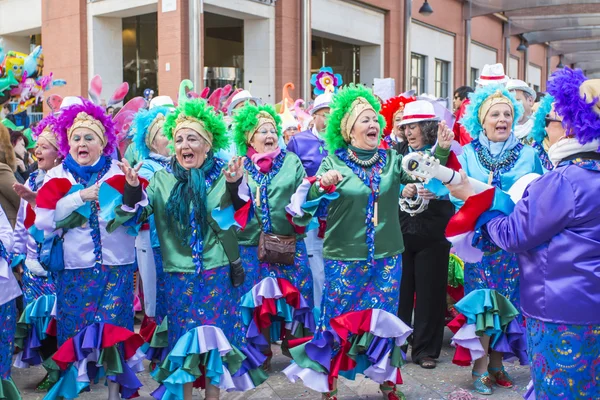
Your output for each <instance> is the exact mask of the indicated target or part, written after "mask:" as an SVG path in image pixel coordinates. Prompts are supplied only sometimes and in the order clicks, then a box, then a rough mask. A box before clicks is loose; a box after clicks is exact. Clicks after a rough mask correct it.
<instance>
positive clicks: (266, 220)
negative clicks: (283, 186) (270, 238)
mask: <svg viewBox="0 0 600 400" xmlns="http://www.w3.org/2000/svg"><path fill="white" fill-rule="evenodd" d="M285 155H286V151H285V150H281V153H279V155H277V157H275V159H274V160H273V165H272V166H271V170H270V171H269V172H267V173H266V174H264V173H262V172H260V170H259V169H258V167H257V166H256V165H254V163H253V162H252V161H251V160H250V159H249V158H246V160H245V161H244V168H245V169H246V171H248V173H249V174H250V176H251V177H252V179H253V180H254V182H256V196H255V198H254V203H255V205H256V206H257V207H260V210H261V211H262V215H261V217H260V219H261V224H262V230H263V232H264V233H271V232H272V229H273V227H272V224H271V209H270V207H269V193H268V188H269V185H270V184H271V180H272V179H273V177H275V175H277V173H278V172H279V171H280V170H281V167H282V166H283V161H284V158H285Z"/></svg>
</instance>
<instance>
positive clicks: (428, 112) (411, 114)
mask: <svg viewBox="0 0 600 400" xmlns="http://www.w3.org/2000/svg"><path fill="white" fill-rule="evenodd" d="M421 121H439V118H438V116H437V115H435V109H434V108H433V104H431V103H430V102H429V101H427V100H417V101H413V102H411V103H408V104H407V105H406V106H405V107H404V114H403V115H402V122H400V126H402V125H408V124H414V123H415V122H421Z"/></svg>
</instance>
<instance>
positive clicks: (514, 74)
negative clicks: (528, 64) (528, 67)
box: [508, 56, 519, 79]
mask: <svg viewBox="0 0 600 400" xmlns="http://www.w3.org/2000/svg"><path fill="white" fill-rule="evenodd" d="M508 76H510V77H511V78H513V79H519V59H517V58H514V57H512V56H511V57H510V60H509V62H508Z"/></svg>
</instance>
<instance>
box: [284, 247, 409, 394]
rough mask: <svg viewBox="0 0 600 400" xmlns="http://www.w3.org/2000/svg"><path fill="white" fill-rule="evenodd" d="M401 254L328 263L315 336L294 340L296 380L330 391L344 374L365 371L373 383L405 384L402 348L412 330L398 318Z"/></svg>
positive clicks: (292, 375) (290, 369)
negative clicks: (368, 262)
mask: <svg viewBox="0 0 600 400" xmlns="http://www.w3.org/2000/svg"><path fill="white" fill-rule="evenodd" d="M401 276H402V258H401V256H399V255H397V256H393V257H386V258H382V259H379V260H376V261H375V264H374V265H367V263H366V261H336V260H328V259H325V285H324V289H323V300H322V303H321V317H320V320H319V323H318V324H317V331H316V334H315V335H314V337H307V338H303V339H298V340H294V341H290V347H292V348H291V350H290V352H291V355H292V358H293V360H294V363H293V364H292V365H290V366H289V367H288V368H286V369H285V370H284V373H285V374H286V376H287V377H288V379H290V380H291V381H292V382H295V381H296V380H297V379H302V381H303V383H304V385H305V386H307V387H309V388H311V389H313V390H316V391H318V392H327V391H329V390H330V389H331V388H332V385H333V382H334V380H335V379H336V378H337V377H338V376H340V375H342V376H344V377H346V378H348V379H354V378H355V376H356V374H357V373H362V374H364V375H365V376H367V377H369V378H371V379H373V380H374V381H376V382H378V383H380V384H383V383H385V382H392V383H402V376H401V374H400V367H401V366H402V364H403V363H404V354H403V353H402V351H401V349H400V348H401V346H403V345H404V344H405V343H406V339H407V338H408V336H409V335H410V334H411V332H412V330H411V329H410V328H409V327H408V326H406V324H404V323H403V322H402V321H401V320H400V319H399V318H398V317H397V311H398V297H399V292H400V277H401Z"/></svg>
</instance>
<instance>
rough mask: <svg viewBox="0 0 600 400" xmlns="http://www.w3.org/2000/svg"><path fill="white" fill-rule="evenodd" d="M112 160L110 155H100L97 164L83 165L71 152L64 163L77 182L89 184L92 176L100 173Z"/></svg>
mask: <svg viewBox="0 0 600 400" xmlns="http://www.w3.org/2000/svg"><path fill="white" fill-rule="evenodd" d="M111 162H112V159H111V158H110V157H107V156H100V158H99V159H98V161H97V162H96V164H94V165H86V166H82V165H79V164H78V163H77V161H75V159H74V158H73V157H71V155H70V154H69V155H68V156H67V158H65V161H63V163H64V164H63V165H64V167H65V168H66V169H67V170H68V171H69V172H70V173H71V174H73V176H74V177H75V180H76V181H77V182H80V183H82V184H83V185H85V186H87V185H88V183H89V181H90V179H91V178H92V176H93V175H94V174H97V173H99V172H100V171H101V170H102V168H104V167H105V166H106V164H107V163H111Z"/></svg>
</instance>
